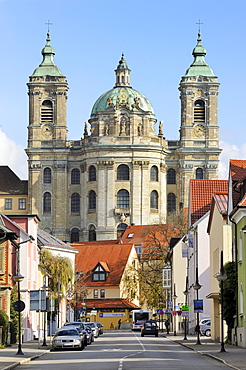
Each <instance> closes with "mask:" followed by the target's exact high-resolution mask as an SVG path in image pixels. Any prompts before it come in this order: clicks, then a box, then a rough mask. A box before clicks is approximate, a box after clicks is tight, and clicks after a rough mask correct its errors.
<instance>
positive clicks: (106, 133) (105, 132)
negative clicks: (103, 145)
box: [104, 123, 109, 136]
mask: <svg viewBox="0 0 246 370" xmlns="http://www.w3.org/2000/svg"><path fill="white" fill-rule="evenodd" d="M104 135H105V136H108V135H109V125H108V123H107V124H106V125H105V128H104Z"/></svg>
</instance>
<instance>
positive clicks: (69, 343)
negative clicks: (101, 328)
mask: <svg viewBox="0 0 246 370" xmlns="http://www.w3.org/2000/svg"><path fill="white" fill-rule="evenodd" d="M65 348H66V349H68V348H69V349H74V348H78V349H80V350H82V349H84V338H83V336H82V335H80V333H79V331H78V329H77V328H76V327H75V326H71V327H70V326H69V327H65V326H63V327H62V328H60V329H57V331H56V332H55V335H54V337H53V340H52V349H53V350H57V349H65Z"/></svg>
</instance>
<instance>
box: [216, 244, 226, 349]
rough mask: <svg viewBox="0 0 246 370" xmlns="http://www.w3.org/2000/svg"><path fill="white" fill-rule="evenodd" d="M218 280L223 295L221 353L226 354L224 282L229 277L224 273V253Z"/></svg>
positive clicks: (221, 253)
mask: <svg viewBox="0 0 246 370" xmlns="http://www.w3.org/2000/svg"><path fill="white" fill-rule="evenodd" d="M216 279H217V280H218V282H219V283H220V295H221V349H220V352H226V350H225V345H224V313H223V310H224V298H223V295H224V281H225V280H226V279H227V275H226V274H225V273H224V266H223V251H221V252H220V274H219V275H217V276H216Z"/></svg>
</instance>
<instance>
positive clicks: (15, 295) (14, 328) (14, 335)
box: [10, 284, 18, 344]
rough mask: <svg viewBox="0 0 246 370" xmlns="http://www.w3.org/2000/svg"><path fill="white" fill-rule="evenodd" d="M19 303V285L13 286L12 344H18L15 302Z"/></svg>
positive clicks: (11, 299)
mask: <svg viewBox="0 0 246 370" xmlns="http://www.w3.org/2000/svg"><path fill="white" fill-rule="evenodd" d="M16 301H18V289H17V284H16V285H14V286H13V289H12V291H11V296H10V333H11V338H10V343H11V344H13V343H16V340H17V335H18V312H17V311H15V309H14V304H15V302H16Z"/></svg>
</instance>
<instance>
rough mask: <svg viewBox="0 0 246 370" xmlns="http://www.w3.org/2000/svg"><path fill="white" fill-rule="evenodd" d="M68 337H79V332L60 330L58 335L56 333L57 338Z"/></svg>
mask: <svg viewBox="0 0 246 370" xmlns="http://www.w3.org/2000/svg"><path fill="white" fill-rule="evenodd" d="M64 335H65V336H67V335H69V336H70V335H71V336H72V335H78V332H77V330H76V329H71V330H59V331H58V332H57V333H56V337H61V336H64Z"/></svg>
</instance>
